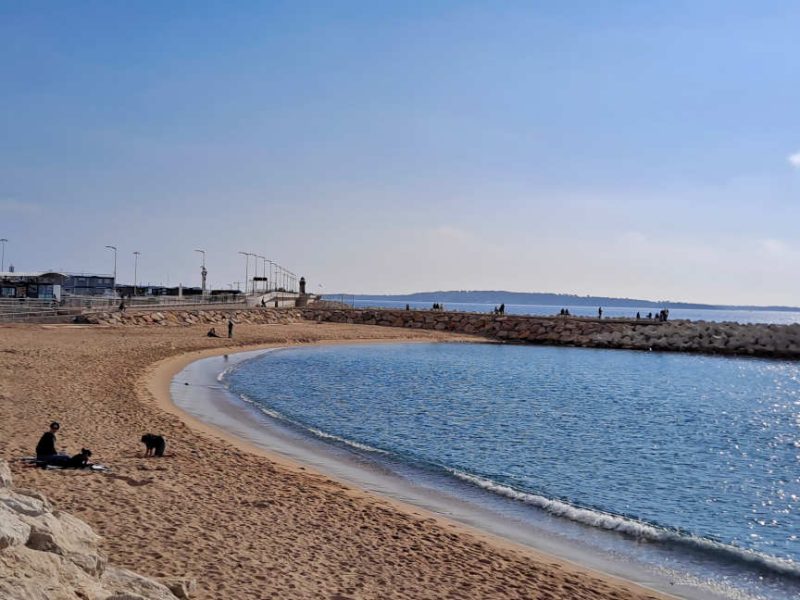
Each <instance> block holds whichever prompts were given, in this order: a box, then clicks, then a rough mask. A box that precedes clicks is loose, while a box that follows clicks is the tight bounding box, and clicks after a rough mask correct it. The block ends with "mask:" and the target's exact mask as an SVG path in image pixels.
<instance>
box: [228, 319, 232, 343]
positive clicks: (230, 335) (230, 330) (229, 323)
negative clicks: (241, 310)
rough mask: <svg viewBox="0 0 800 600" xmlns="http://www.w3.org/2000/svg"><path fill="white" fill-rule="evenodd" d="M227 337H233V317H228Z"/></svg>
mask: <svg viewBox="0 0 800 600" xmlns="http://www.w3.org/2000/svg"><path fill="white" fill-rule="evenodd" d="M228 337H229V338H232V337H233V317H228Z"/></svg>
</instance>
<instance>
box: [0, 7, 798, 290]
mask: <svg viewBox="0 0 800 600" xmlns="http://www.w3.org/2000/svg"><path fill="white" fill-rule="evenodd" d="M797 31H800V5H798V4H797V3H792V2H785V3H783V2H764V3H753V2H734V1H729V2H657V1H656V2H646V3H644V2H601V1H595V2H569V3H566V2H530V1H529V2H468V1H464V2H436V1H429V2H398V3H379V2H334V1H330V2H302V1H293V2H114V1H102V2H37V1H31V2H5V1H2V0H0V49H1V50H2V51H0V100H1V101H2V103H1V104H0V106H2V111H0V237H4V238H8V239H9V242H8V244H7V245H6V263H7V264H8V262H9V261H10V262H13V263H14V264H15V266H16V267H17V268H18V269H19V270H38V269H50V268H57V269H64V270H73V271H79V270H83V271H106V272H108V271H110V270H111V264H112V257H111V254H110V253H109V252H108V251H107V250H104V246H105V245H106V244H114V245H116V246H118V247H119V249H120V255H119V261H120V262H119V275H120V279H121V280H122V281H130V280H131V279H132V271H133V256H132V254H131V253H132V252H133V251H134V250H139V251H141V252H142V255H141V258H140V263H139V273H140V280H142V281H149V282H153V283H170V284H173V285H174V284H177V283H179V282H180V283H183V284H185V285H193V284H194V285H197V284H198V283H199V273H198V271H199V261H198V255H197V254H195V253H194V252H193V249H195V248H205V249H206V250H207V257H208V259H207V261H208V269H209V277H210V280H211V283H212V284H213V285H215V286H219V287H226V286H227V284H228V283H230V282H232V281H236V280H241V279H242V278H243V275H244V259H243V258H242V257H241V256H239V255H238V254H236V252H237V251H239V250H244V251H251V252H256V253H259V254H263V255H265V256H267V257H270V258H271V259H273V260H276V261H278V262H280V263H282V264H284V265H286V266H287V267H288V268H289V269H291V270H293V271H294V272H296V273H298V274H304V275H305V276H306V277H307V278H308V279H309V281H310V284H311V285H310V287H311V288H312V289H314V290H319V289H322V290H324V291H329V292H339V291H347V292H372V293H379V292H410V291H421V290H433V289H510V290H517V291H551V292H567V293H579V294H604V295H618V296H637V297H645V298H651V299H674V300H694V301H708V302H728V303H733V302H741V303H759V304H773V303H783V304H794V305H797V304H800V277H798V274H799V273H800V243H798V239H797V230H798V223H800V218H799V217H800V206H799V205H798V202H800V156H795V157H794V159H792V157H793V156H794V155H797V154H798V153H800V120H799V119H797V117H796V113H797V107H798V106H800V80H798V77H797V74H798V73H800V52H799V51H798V49H799V48H800V44H798V42H797ZM320 284H321V285H322V288H320V287H319V286H320Z"/></svg>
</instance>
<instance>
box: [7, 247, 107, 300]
mask: <svg viewBox="0 0 800 600" xmlns="http://www.w3.org/2000/svg"><path fill="white" fill-rule="evenodd" d="M106 248H108V249H109V250H113V251H114V291H116V289H117V247H116V246H106ZM0 271H2V269H0Z"/></svg>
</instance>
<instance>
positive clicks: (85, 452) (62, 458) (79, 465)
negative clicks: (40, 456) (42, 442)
mask: <svg viewBox="0 0 800 600" xmlns="http://www.w3.org/2000/svg"><path fill="white" fill-rule="evenodd" d="M91 455H92V451H91V450H89V449H88V448H81V451H80V452H79V453H78V454H76V455H75V456H67V455H66V454H56V455H55V456H51V457H50V458H49V459H48V460H47V462H46V463H45V465H44V466H47V467H61V468H62V469H85V468H86V467H90V466H91V465H90V464H89V457H90V456H91Z"/></svg>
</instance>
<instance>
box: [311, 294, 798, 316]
mask: <svg viewBox="0 0 800 600" xmlns="http://www.w3.org/2000/svg"><path fill="white" fill-rule="evenodd" d="M325 295H326V296H329V297H335V296H349V297H355V298H356V299H359V300H373V301H386V302H447V303H454V302H455V303H465V304H533V305H544V306H549V305H552V306H603V307H619V308H654V309H656V308H657V309H660V308H686V309H693V310H704V309H705V310H770V311H787V312H794V311H800V307H796V306H755V305H737V304H703V303H697V302H674V301H669V300H642V299H638V298H613V297H610V296H578V295H576V294H551V293H544V292H508V291H503V290H474V291H473V290H460V291H459V290H450V291H435V292H414V293H412V294H325Z"/></svg>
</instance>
